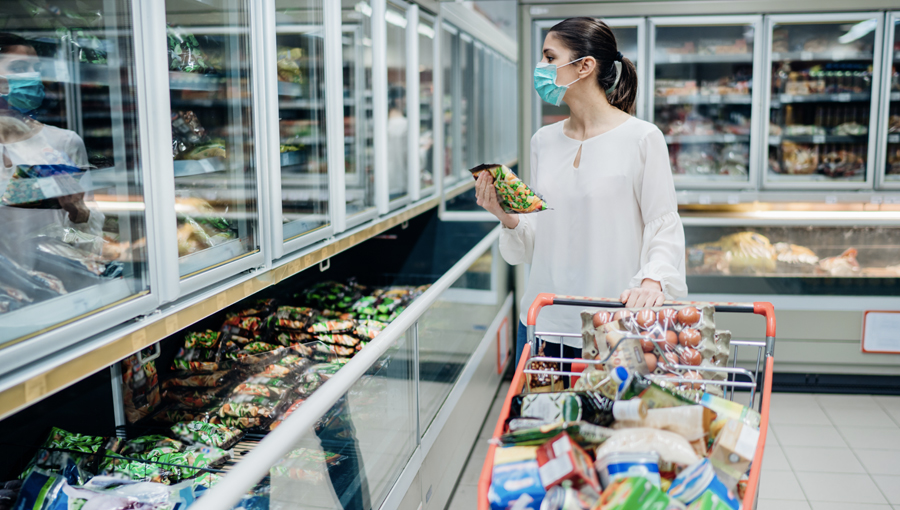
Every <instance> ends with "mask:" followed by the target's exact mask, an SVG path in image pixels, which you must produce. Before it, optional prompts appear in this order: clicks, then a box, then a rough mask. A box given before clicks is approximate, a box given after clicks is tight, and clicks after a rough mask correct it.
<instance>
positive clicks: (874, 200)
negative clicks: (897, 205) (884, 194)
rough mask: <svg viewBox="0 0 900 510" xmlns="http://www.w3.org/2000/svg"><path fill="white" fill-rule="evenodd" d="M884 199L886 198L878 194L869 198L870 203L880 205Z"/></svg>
mask: <svg viewBox="0 0 900 510" xmlns="http://www.w3.org/2000/svg"><path fill="white" fill-rule="evenodd" d="M883 201H884V200H883V199H882V198H881V197H878V196H875V197H872V198H870V199H869V203H870V204H872V205H879V204H881V202H883Z"/></svg>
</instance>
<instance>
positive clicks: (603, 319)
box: [593, 312, 613, 328]
mask: <svg viewBox="0 0 900 510" xmlns="http://www.w3.org/2000/svg"><path fill="white" fill-rule="evenodd" d="M612 320H613V318H612V314H611V313H609V312H597V313H595V314H594V317H593V321H594V327H595V328H599V327H600V326H602V325H604V324H606V323H608V322H612Z"/></svg>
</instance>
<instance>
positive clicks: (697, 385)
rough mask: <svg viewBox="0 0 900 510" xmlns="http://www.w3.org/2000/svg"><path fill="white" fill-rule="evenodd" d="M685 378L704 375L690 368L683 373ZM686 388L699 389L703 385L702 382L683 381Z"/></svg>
mask: <svg viewBox="0 0 900 510" xmlns="http://www.w3.org/2000/svg"><path fill="white" fill-rule="evenodd" d="M682 377H684V378H685V379H703V376H701V375H700V372H696V371H694V370H688V371H687V372H685V373H684V375H682ZM683 384H684V386H685V387H686V388H690V389H692V390H699V389H700V388H701V387H702V386H703V385H702V384H700V383H694V384H690V383H683Z"/></svg>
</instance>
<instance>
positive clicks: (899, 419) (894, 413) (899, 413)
mask: <svg viewBox="0 0 900 510" xmlns="http://www.w3.org/2000/svg"><path fill="white" fill-rule="evenodd" d="M884 410H885V412H887V413H888V416H890V417H891V419H892V420H894V424H896V425H900V409H898V408H896V407H885V408H884Z"/></svg>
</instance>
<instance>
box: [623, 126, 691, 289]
mask: <svg viewBox="0 0 900 510" xmlns="http://www.w3.org/2000/svg"><path fill="white" fill-rule="evenodd" d="M641 150H642V153H643V154H642V155H643V159H644V168H643V172H642V173H641V174H640V176H639V177H638V178H636V179H635V181H634V192H635V196H636V198H637V199H638V202H639V203H640V210H641V217H642V218H643V222H644V230H643V234H642V243H641V268H640V270H639V271H638V273H637V274H636V275H634V277H633V278H632V279H631V287H637V286H639V285H640V284H641V281H642V280H644V279H645V278H649V279H651V280H656V281H658V282H660V284H661V285H662V289H663V292H664V293H665V294H666V296H667V297H669V298H677V297H684V296H686V295H687V292H688V290H687V282H686V279H685V268H684V267H685V261H684V227H683V226H682V224H681V218H680V217H679V216H678V201H677V199H676V197H675V183H674V181H673V179H672V170H671V168H670V167H669V152H668V148H667V147H666V142H665V138H664V137H663V135H662V132H660V131H659V130H658V129H654V130H653V131H651V132H650V133H649V134H648V135H647V136H646V137H645V138H644V140H643V141H642V147H641Z"/></svg>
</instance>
